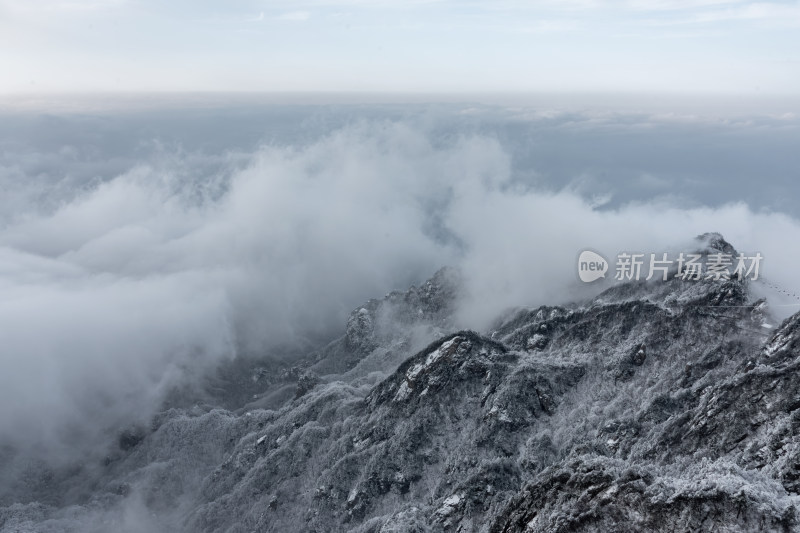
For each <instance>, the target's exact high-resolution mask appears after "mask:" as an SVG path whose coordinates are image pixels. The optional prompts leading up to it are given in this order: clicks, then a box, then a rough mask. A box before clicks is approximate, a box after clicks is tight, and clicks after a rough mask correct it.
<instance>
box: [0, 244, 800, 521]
mask: <svg viewBox="0 0 800 533" xmlns="http://www.w3.org/2000/svg"><path fill="white" fill-rule="evenodd" d="M698 249H699V250H700V252H702V253H703V254H706V255H708V254H710V253H717V252H720V251H724V252H726V253H730V252H731V251H732V250H733V248H732V247H731V245H730V244H728V243H727V242H725V241H724V239H722V237H721V236H719V235H716V234H710V235H705V236H703V238H702V239H701V240H700V241H699V242H698ZM750 283H752V282H749V281H747V280H738V279H728V280H725V279H722V280H699V281H684V280H682V279H679V278H673V279H670V280H669V281H658V282H643V281H642V282H635V281H632V282H626V283H618V284H615V285H613V286H612V287H611V288H609V289H607V290H606V291H604V292H603V293H601V294H600V295H598V296H597V297H595V298H593V299H591V300H588V301H584V302H578V303H575V304H573V305H569V306H544V307H539V308H536V309H520V310H516V311H514V312H511V313H509V314H507V315H505V316H504V317H503V318H501V319H499V320H498V321H497V323H496V324H495V325H494V326H493V327H492V328H491V329H490V330H488V331H485V332H475V331H454V329H455V328H454V326H453V324H454V323H455V322H454V320H453V314H454V312H455V310H456V308H457V303H458V297H459V288H460V279H459V274H458V272H456V271H455V270H452V269H443V270H441V271H440V272H438V273H437V274H436V275H435V276H434V277H433V278H432V279H431V280H429V281H428V282H426V283H424V284H423V285H422V286H420V287H412V288H411V289H410V290H408V291H407V292H394V293H390V294H389V295H387V296H386V297H385V298H383V299H380V300H371V301H369V302H367V303H366V304H364V305H363V306H362V307H360V308H358V309H356V310H355V311H354V312H353V313H352V315H351V317H350V319H349V321H348V323H347V325H346V330H345V334H344V335H343V336H342V337H341V338H340V339H338V340H336V341H334V342H332V343H331V344H329V345H328V346H326V347H324V348H322V349H320V350H319V351H317V352H314V353H311V354H308V355H307V356H305V357H303V358H300V359H298V360H295V361H293V362H291V363H285V362H282V363H278V362H274V363H273V364H272V365H271V366H267V367H265V366H263V363H262V364H261V366H259V364H258V363H256V362H252V363H247V364H240V365H239V366H237V367H236V369H235V370H230V369H229V370H228V374H227V378H226V379H227V381H225V380H224V379H221V378H220V379H221V382H222V383H223V386H222V389H221V390H222V391H223V392H218V393H217V396H216V398H219V397H221V396H225V397H226V398H227V400H226V401H225V402H222V401H219V402H217V405H213V402H212V400H211V398H212V396H207V397H206V398H205V403H200V402H198V403H197V404H196V405H191V406H186V407H175V406H169V405H167V406H166V408H165V410H164V411H163V412H161V413H160V414H159V415H158V416H156V417H155V418H154V419H153V420H152V423H151V424H150V425H149V426H146V427H137V428H134V429H131V430H129V431H126V432H125V433H124V434H123V435H122V436H121V437H120V439H119V442H118V445H117V446H116V449H115V450H113V451H111V452H109V454H108V457H106V458H105V460H104V461H103V462H102V464H99V465H95V466H94V467H92V468H87V467H83V468H81V469H77V470H76V469H74V468H73V469H71V470H70V469H65V468H60V469H56V468H50V467H47V466H46V465H42V464H33V465H28V466H26V467H25V468H24V469H22V470H20V471H19V472H18V474H19V475H18V476H17V477H16V478H15V480H16V481H14V482H13V483H10V484H9V485H8V486H10V487H12V489H10V490H8V491H6V493H3V494H0V529H2V531H8V532H12V531H14V532H16V531H112V530H113V531H159V530H162V531H204V532H205V531H208V532H220V533H222V532H227V533H245V532H252V531H280V532H283V531H287V532H288V531H308V532H311V531H314V532H328V531H354V532H359V533H368V532H369V533H379V532H381V533H390V532H391V533H400V532H408V533H410V532H425V531H454V532H492V533H501V532H503V533H511V532H523V531H525V532H564V533H566V532H606V531H616V532H626V531H630V532H634V531H658V532H684V531H687V532H688V531H780V532H784V531H798V530H800V522H799V521H800V511H798V503H799V502H800V499H799V496H798V494H800V379H798V376H800V314H796V315H793V316H791V317H790V318H788V319H787V320H785V321H784V322H783V323H782V324H780V325H777V324H775V321H774V319H772V318H771V314H770V311H769V307H768V303H767V302H766V301H765V300H763V299H756V298H754V297H753V296H752V293H751V290H750V287H749V284H750ZM232 375H236V376H237V377H236V379H232V378H230V376H232ZM225 383H227V384H228V385H227V387H228V388H227V389H226V388H225V385H224V384H225ZM243 384H247V385H246V387H245V386H244V385H243ZM242 387H245V388H246V392H247V394H246V395H245V394H243V393H242V392H241V391H242V390H243V389H242ZM234 399H235V401H234ZM237 404H238V405H237ZM219 405H223V406H224V408H223V407H220V406H219Z"/></svg>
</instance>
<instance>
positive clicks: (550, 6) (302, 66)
mask: <svg viewBox="0 0 800 533" xmlns="http://www.w3.org/2000/svg"><path fill="white" fill-rule="evenodd" d="M0 72H2V75H0V92H3V93H9V92H31V91H33V92H39V91H48V92H49V91H187V90H191V91H321V92H329V91H368V92H386V91H399V92H494V91H500V92H505V91H515V92H516V91H521V92H526V91H577V92H605V91H635V92H638V91H647V92H655V91H658V92H661V91H664V92H690V93H691V92H712V93H713V92H726V93H745V94H754V93H758V94H765V93H766V94H770V93H783V94H787V93H788V94H797V93H800V2H796V1H790V2H747V1H727V0H676V1H668V0H608V1H606V0H567V1H555V0H544V1H529V2H524V1H519V0H496V1H492V2H489V1H484V2H478V1H463V2H455V1H449V0H403V1H397V0H374V1H367V0H310V1H297V2H290V1H277V0H232V1H212V0H195V1H189V0H176V1H171V2H164V1H155V0H40V1H36V2H31V1H23V0H0Z"/></svg>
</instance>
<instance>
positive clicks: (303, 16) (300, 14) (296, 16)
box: [275, 11, 311, 22]
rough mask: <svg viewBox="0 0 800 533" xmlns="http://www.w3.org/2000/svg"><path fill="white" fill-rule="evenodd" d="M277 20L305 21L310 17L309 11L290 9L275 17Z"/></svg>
mask: <svg viewBox="0 0 800 533" xmlns="http://www.w3.org/2000/svg"><path fill="white" fill-rule="evenodd" d="M275 18H276V19H277V20H288V21H293V22H305V21H306V20H308V19H310V18H311V13H309V12H308V11H290V12H288V13H283V14H282V15H278V16H277V17H275Z"/></svg>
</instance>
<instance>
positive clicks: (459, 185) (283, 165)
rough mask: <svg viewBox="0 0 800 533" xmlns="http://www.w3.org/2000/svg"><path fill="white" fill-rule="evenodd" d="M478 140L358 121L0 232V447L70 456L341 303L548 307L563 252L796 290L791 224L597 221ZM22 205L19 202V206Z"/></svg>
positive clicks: (632, 213) (795, 227)
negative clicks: (175, 388)
mask: <svg viewBox="0 0 800 533" xmlns="http://www.w3.org/2000/svg"><path fill="white" fill-rule="evenodd" d="M510 165H511V162H510V158H509V156H508V155H507V153H506V152H505V151H504V150H503V148H502V147H501V145H500V144H499V143H498V142H497V141H496V140H493V139H491V138H487V137H481V136H471V137H461V138H456V139H451V140H448V141H443V140H441V139H436V138H434V137H432V136H431V135H430V134H429V133H426V132H424V131H420V130H418V129H416V128H411V127H408V126H407V125H404V124H403V123H388V122H372V123H362V124H359V125H354V126H351V127H347V128H345V129H342V130H339V131H337V132H335V133H333V134H331V135H328V136H326V137H324V138H322V139H320V140H319V141H317V142H314V143H311V144H309V145H306V146H305V147H303V148H295V147H277V146H264V147H263V148H261V149H259V150H258V151H257V152H255V153H254V154H252V158H251V160H250V162H249V164H248V165H246V166H245V167H244V168H243V169H240V170H236V171H233V172H232V173H231V174H230V176H229V177H228V178H225V181H224V183H222V189H223V190H224V191H225V192H224V193H223V194H221V195H219V194H210V193H208V192H207V190H210V189H213V187H211V188H209V187H207V185H208V184H205V185H204V184H201V183H197V182H193V183H192V182H190V183H187V182H186V181H185V180H177V179H173V178H172V177H171V175H170V174H169V172H168V171H166V170H165V169H163V168H159V167H157V166H148V165H147V164H142V165H141V166H139V167H137V168H135V169H134V170H132V171H130V172H128V173H125V174H124V175H120V176H118V177H117V178H115V179H113V180H111V181H108V182H105V183H103V184H100V185H98V186H96V187H94V188H91V189H88V190H87V191H86V192H85V193H83V194H81V195H79V196H78V197H77V198H73V199H71V200H69V201H68V202H65V203H64V204H63V205H62V206H61V207H59V208H58V209H56V210H54V211H52V212H50V213H48V214H45V215H42V214H36V213H37V211H35V210H33V209H31V210H30V212H29V213H28V214H27V215H25V216H21V217H17V218H16V219H15V220H14V221H13V222H9V223H7V224H6V225H5V226H3V227H2V229H0V324H2V327H0V365H2V369H3V371H2V373H0V439H3V440H6V441H8V440H10V441H12V442H17V443H22V442H26V443H30V442H37V443H39V444H42V443H45V446H46V447H52V446H53V445H54V443H60V444H63V445H64V446H65V447H67V448H69V447H72V446H73V445H74V444H75V442H83V441H91V440H92V439H96V438H97V432H102V431H104V430H105V429H106V428H109V427H114V426H115V425H118V424H123V423H125V422H128V421H130V420H131V419H132V418H134V417H146V416H147V415H148V414H149V413H151V412H152V409H153V408H154V407H155V405H156V404H157V401H158V399H159V398H160V397H161V395H162V393H163V391H164V390H165V388H166V387H167V386H169V385H170V384H171V383H174V382H175V380H178V379H182V378H184V377H185V376H186V375H187V372H188V375H191V374H192V373H193V372H194V371H200V370H202V369H203V368H207V367H209V366H210V365H213V364H214V362H216V361H219V360H221V359H222V358H227V357H233V356H235V355H236V353H240V354H241V353H248V354H259V353H265V352H268V351H270V350H273V351H274V350H276V349H277V348H278V347H281V346H283V347H286V346H297V345H307V343H308V342H309V339H312V340H313V339H320V338H323V337H324V336H326V335H330V334H331V333H334V332H336V331H338V328H341V327H342V325H343V321H344V319H345V317H346V315H347V313H348V312H349V311H350V310H351V309H352V308H353V307H355V306H356V305H358V304H359V303H360V302H361V301H363V300H364V299H366V298H369V297H377V296H380V295H381V294H383V293H384V292H386V291H387V290H389V289H392V288H404V287H405V286H406V285H407V284H408V283H410V282H415V281H421V280H422V279H424V278H425V277H426V276H428V275H430V274H431V273H433V271H435V270H436V269H437V268H438V267H440V266H442V265H445V264H451V265H457V266H460V267H461V268H462V269H463V270H464V272H465V274H466V277H467V280H468V284H469V291H470V295H469V297H468V299H467V300H466V301H465V303H464V306H463V309H462V316H461V319H462V321H463V324H464V325H465V326H469V327H476V328H480V327H484V326H485V325H486V324H487V322H488V320H490V319H491V318H493V317H494V316H496V314H497V313H498V312H500V311H501V310H503V309H504V308H506V307H507V306H509V305H538V304H544V303H558V302H563V301H565V300H568V299H569V298H570V297H572V296H574V295H575V294H577V293H576V292H575V285H576V277H575V273H574V261H575V258H576V254H577V252H578V251H579V250H581V249H583V248H586V247H592V248H595V249H597V250H600V251H604V252H606V253H616V252H617V251H620V250H641V251H643V252H660V251H665V250H667V249H672V248H674V246H675V245H677V244H680V243H683V242H686V241H687V240H688V239H689V238H691V237H693V236H694V235H696V234H698V233H701V232H705V231H721V232H722V233H723V234H724V235H725V236H726V237H727V238H728V239H729V240H730V241H731V242H732V243H733V244H734V245H735V246H737V247H738V248H739V249H741V250H747V251H760V252H761V253H762V254H763V255H764V257H765V260H764V261H765V263H764V272H765V273H766V274H768V275H769V276H770V278H771V279H772V280H774V281H776V282H779V283H781V284H783V285H784V286H790V287H795V288H796V287H797V286H798V283H797V282H796V280H795V270H796V268H795V263H796V262H797V261H798V260H799V259H800V253H798V252H797V250H796V249H795V248H794V247H793V244H792V243H796V242H798V240H800V225H799V224H798V222H797V221H796V220H794V219H792V218H790V217H788V216H785V215H782V214H778V213H775V214H769V213H754V212H752V211H751V210H750V209H749V208H748V207H747V206H745V205H743V204H736V205H729V206H725V207H722V208H717V209H711V208H696V209H682V208H680V207H679V206H674V205H658V204H654V203H651V204H638V205H628V206H625V207H623V208H621V209H618V210H613V211H603V210H598V209H596V208H594V207H592V206H591V205H590V204H589V203H588V202H587V201H586V200H585V199H583V198H581V197H579V196H578V195H576V194H574V193H571V192H561V193H546V194H545V193H541V192H537V191H536V190H534V189H520V188H518V187H517V186H514V185H512V184H511V181H510ZM30 197H36V195H35V194H34V195H31V196H30Z"/></svg>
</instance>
